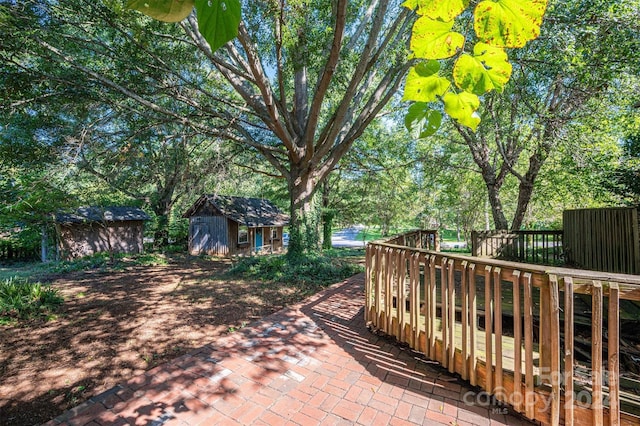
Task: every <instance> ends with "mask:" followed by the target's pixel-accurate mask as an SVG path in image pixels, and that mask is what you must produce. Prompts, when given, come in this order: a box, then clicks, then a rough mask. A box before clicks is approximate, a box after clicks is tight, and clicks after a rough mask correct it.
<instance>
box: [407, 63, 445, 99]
mask: <svg viewBox="0 0 640 426" xmlns="http://www.w3.org/2000/svg"><path fill="white" fill-rule="evenodd" d="M433 63H435V65H436V66H437V68H434V64H433ZM439 68H440V64H438V62H437V61H428V62H427V63H421V64H418V65H416V66H415V67H413V68H411V69H410V70H409V74H408V75H407V79H406V82H405V86H404V96H403V97H402V99H403V100H405V101H416V102H433V101H435V100H436V99H437V97H438V96H442V95H444V94H445V93H446V92H447V90H449V86H451V82H450V81H449V80H448V79H446V78H444V77H440V76H439V75H438V70H439Z"/></svg>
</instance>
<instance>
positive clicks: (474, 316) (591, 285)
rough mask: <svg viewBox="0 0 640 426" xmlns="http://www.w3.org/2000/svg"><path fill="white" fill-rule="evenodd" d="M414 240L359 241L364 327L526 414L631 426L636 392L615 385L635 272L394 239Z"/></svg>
mask: <svg viewBox="0 0 640 426" xmlns="http://www.w3.org/2000/svg"><path fill="white" fill-rule="evenodd" d="M423 239H424V238H422V237H421V236H420V234H418V235H417V236H414V237H408V236H403V237H402V238H394V242H395V243H396V244H389V243H387V242H376V243H373V244H369V245H368V247H367V256H366V271H367V272H366V282H365V288H366V290H365V293H366V309H365V316H366V319H367V321H368V322H369V323H370V324H371V325H372V326H374V327H376V328H378V329H380V330H381V331H383V332H385V333H387V334H389V335H392V336H395V337H396V338H397V339H398V340H399V341H401V342H406V343H408V344H409V345H410V346H411V347H412V348H414V349H416V350H418V351H421V352H424V353H425V355H426V356H427V357H429V358H431V359H433V360H436V361H439V362H441V363H442V365H443V366H444V367H445V368H447V369H449V371H451V372H457V373H459V374H460V375H461V376H462V378H463V379H465V380H469V381H470V383H471V384H472V385H477V386H480V387H482V388H483V389H484V390H485V391H486V392H488V393H489V394H492V395H494V396H495V397H496V398H497V399H498V400H500V401H503V402H507V403H509V404H511V405H513V406H514V408H515V409H516V410H517V411H519V412H521V413H523V414H524V415H525V416H527V417H528V418H530V419H533V420H537V421H540V422H542V423H545V424H554V425H556V424H561V423H563V424H581V425H582V424H595V425H599V424H604V422H605V421H607V422H608V423H609V424H640V417H637V416H636V415H634V414H635V413H636V411H635V410H634V407H633V406H634V403H635V404H636V405H637V402H638V399H639V398H637V396H636V395H635V394H634V391H635V390H634V389H631V391H628V390H627V389H625V388H623V387H621V381H622V382H623V383H624V384H625V386H626V385H628V384H629V383H626V382H625V380H626V379H623V380H621V377H620V354H621V352H620V346H619V336H620V324H621V322H624V321H625V320H626V319H625V318H624V315H623V318H620V306H621V304H623V303H625V301H628V300H633V301H638V300H640V277H635V276H628V275H620V274H606V273H599V272H593V271H582V270H571V269H565V268H553V267H542V266H537V265H528V264H522V263H513V262H505V261H499V260H493V259H480V258H474V257H465V256H459V255H454V254H444V253H440V252H437V251H430V250H425V249H421V248H419V247H406V246H399V245H397V243H401V242H407V241H421V240H423ZM398 306H400V307H404V308H405V309H397V307H398ZM485 317H486V319H487V320H486V321H485ZM577 328H580V329H581V330H584V329H587V330H589V329H590V331H591V333H590V338H591V347H590V348H589V349H588V350H589V351H590V353H589V354H588V355H590V359H591V360H592V363H591V365H584V363H582V362H581V360H580V358H579V357H576V353H578V350H577V349H576V345H575V344H574V340H575V337H577V336H575V334H574V333H575V330H576V329H577ZM585 369H586V370H585ZM627 382H630V383H631V385H632V388H633V386H635V384H634V383H633V381H627Z"/></svg>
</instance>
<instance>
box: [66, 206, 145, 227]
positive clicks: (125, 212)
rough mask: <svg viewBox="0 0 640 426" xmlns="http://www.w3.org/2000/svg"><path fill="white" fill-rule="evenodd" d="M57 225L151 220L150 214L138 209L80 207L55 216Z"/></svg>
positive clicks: (124, 207)
mask: <svg viewBox="0 0 640 426" xmlns="http://www.w3.org/2000/svg"><path fill="white" fill-rule="evenodd" d="M55 219H56V222H57V223H86V222H103V221H105V222H125V221H135V220H150V219H151V218H150V217H149V215H148V214H146V213H145V212H144V210H142V209H139V208H138V207H126V206H114V207H80V208H78V209H76V210H74V211H72V212H59V213H56V216H55Z"/></svg>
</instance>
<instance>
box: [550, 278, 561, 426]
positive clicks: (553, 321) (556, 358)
mask: <svg viewBox="0 0 640 426" xmlns="http://www.w3.org/2000/svg"><path fill="white" fill-rule="evenodd" d="M549 296H550V306H549V308H550V309H549V327H550V331H551V333H550V340H551V348H550V349H551V370H550V378H551V395H550V397H551V424H552V425H557V424H560V376H561V374H562V372H561V370H560V290H559V286H558V277H556V276H555V275H550V276H549Z"/></svg>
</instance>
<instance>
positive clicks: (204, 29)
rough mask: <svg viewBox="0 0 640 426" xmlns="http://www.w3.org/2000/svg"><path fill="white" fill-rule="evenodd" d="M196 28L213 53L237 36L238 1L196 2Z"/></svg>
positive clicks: (199, 0)
mask: <svg viewBox="0 0 640 426" xmlns="http://www.w3.org/2000/svg"><path fill="white" fill-rule="evenodd" d="M196 11H197V12H198V26H199V27H200V32H201V33H202V35H203V37H204V39H205V40H207V42H208V43H209V46H211V50H213V51H215V50H217V49H218V48H220V47H222V46H224V45H225V43H227V42H228V41H231V40H233V39H234V38H235V37H236V36H237V35H238V25H240V19H241V10H240V0H196Z"/></svg>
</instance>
